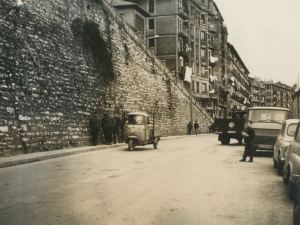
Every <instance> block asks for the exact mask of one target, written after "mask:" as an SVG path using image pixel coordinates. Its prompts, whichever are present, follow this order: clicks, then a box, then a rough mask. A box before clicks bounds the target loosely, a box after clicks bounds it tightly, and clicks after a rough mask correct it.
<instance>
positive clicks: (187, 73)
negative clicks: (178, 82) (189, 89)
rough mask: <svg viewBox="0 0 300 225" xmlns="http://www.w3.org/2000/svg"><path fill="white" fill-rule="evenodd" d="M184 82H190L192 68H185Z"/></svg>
mask: <svg viewBox="0 0 300 225" xmlns="http://www.w3.org/2000/svg"><path fill="white" fill-rule="evenodd" d="M184 81H187V82H189V83H191V82H192V68H191V67H188V66H186V67H185V74H184Z"/></svg>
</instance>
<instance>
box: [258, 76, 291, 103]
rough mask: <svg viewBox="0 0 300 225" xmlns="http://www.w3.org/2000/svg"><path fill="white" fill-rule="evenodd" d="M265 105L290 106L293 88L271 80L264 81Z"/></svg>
mask: <svg viewBox="0 0 300 225" xmlns="http://www.w3.org/2000/svg"><path fill="white" fill-rule="evenodd" d="M263 83H264V86H265V98H266V106H274V107H284V108H292V99H293V96H294V94H295V91H294V88H293V87H290V86H288V85H286V84H283V83H281V82H276V83H274V82H273V80H269V81H264V82H263Z"/></svg>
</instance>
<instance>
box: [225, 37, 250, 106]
mask: <svg viewBox="0 0 300 225" xmlns="http://www.w3.org/2000/svg"><path fill="white" fill-rule="evenodd" d="M227 47H228V50H227V52H228V55H227V74H228V76H229V77H230V78H228V79H227V80H225V81H224V83H225V84H226V83H227V85H228V86H229V88H230V93H229V98H228V100H229V101H228V102H229V107H228V108H229V109H230V111H231V110H235V109H241V110H246V109H247V108H248V107H250V91H251V90H250V81H249V73H250V72H249V70H248V69H247V67H246V66H245V64H244V62H243V60H242V59H241V57H240V56H239V54H238V52H237V51H236V49H235V48H234V46H233V45H232V44H230V43H227Z"/></svg>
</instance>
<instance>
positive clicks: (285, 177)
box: [282, 168, 290, 184]
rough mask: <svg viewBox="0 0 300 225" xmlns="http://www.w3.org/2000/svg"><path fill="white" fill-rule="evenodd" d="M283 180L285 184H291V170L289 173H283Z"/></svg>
mask: <svg viewBox="0 0 300 225" xmlns="http://www.w3.org/2000/svg"><path fill="white" fill-rule="evenodd" d="M282 178H283V182H284V183H285V184H288V183H289V179H290V168H287V171H286V172H283V174H282Z"/></svg>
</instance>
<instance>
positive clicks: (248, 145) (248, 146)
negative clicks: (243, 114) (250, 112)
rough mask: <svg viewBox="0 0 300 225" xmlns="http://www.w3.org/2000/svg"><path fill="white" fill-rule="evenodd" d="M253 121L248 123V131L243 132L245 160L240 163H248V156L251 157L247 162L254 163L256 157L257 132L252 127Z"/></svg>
mask: <svg viewBox="0 0 300 225" xmlns="http://www.w3.org/2000/svg"><path fill="white" fill-rule="evenodd" d="M251 123H252V122H251V121H249V120H248V121H247V122H246V129H245V132H242V136H243V137H244V140H245V150H244V155H243V158H242V159H241V160H240V162H246V158H247V156H250V159H249V160H248V161H247V162H253V155H254V146H253V138H254V137H255V132H254V130H253V129H252V127H251Z"/></svg>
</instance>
